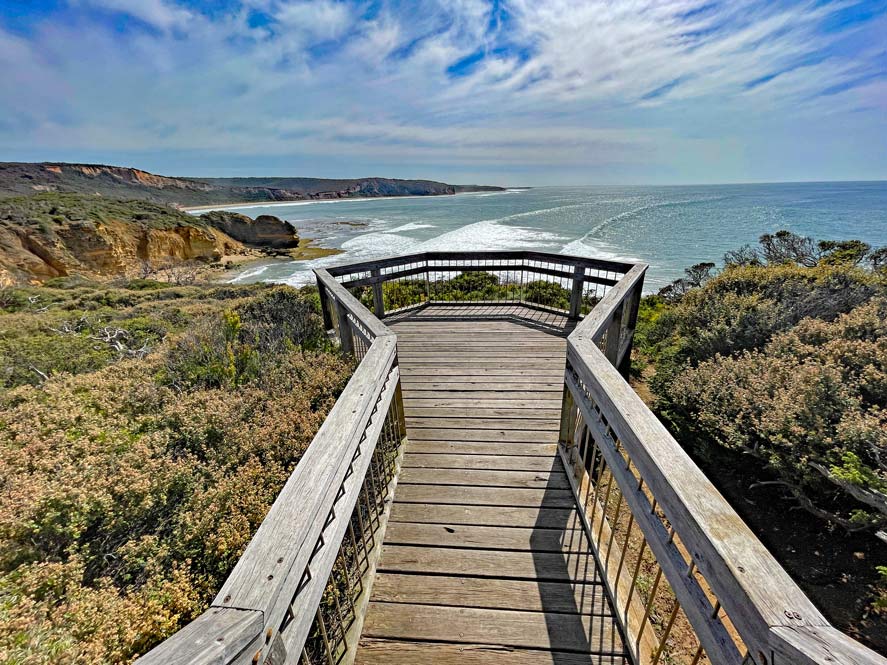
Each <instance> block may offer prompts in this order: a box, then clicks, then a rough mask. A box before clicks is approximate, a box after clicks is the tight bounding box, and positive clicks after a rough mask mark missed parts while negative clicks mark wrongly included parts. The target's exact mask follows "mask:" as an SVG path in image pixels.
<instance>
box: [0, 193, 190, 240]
mask: <svg viewBox="0 0 887 665" xmlns="http://www.w3.org/2000/svg"><path fill="white" fill-rule="evenodd" d="M111 220H124V221H127V222H130V223H133V224H136V225H137V226H140V227H142V228H151V229H171V228H175V227H177V226H197V227H200V228H206V226H207V225H206V223H205V222H204V221H203V220H201V219H200V218H199V217H195V216H194V215H189V214H187V213H184V212H181V211H179V210H176V209H175V208H172V207H170V206H167V205H162V204H157V203H150V202H148V201H134V200H119V199H113V198H106V197H103V196H95V195H88V194H60V193H56V192H44V193H41V194H33V195H31V196H21V197H13V198H7V199H3V198H0V224H3V225H5V226H9V227H18V228H32V229H40V230H42V231H44V232H49V231H50V230H51V229H53V228H54V227H56V226H58V225H62V224H65V225H67V224H75V225H76V224H84V223H87V224H96V223H103V222H105V223H106V222H109V221H111Z"/></svg>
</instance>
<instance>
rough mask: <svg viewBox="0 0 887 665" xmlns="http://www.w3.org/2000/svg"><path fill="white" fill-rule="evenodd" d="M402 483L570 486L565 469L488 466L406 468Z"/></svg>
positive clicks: (558, 487)
mask: <svg viewBox="0 0 887 665" xmlns="http://www.w3.org/2000/svg"><path fill="white" fill-rule="evenodd" d="M400 482H401V483H422V484H423V485H428V484H433V485H469V486H472V487H476V486H488V487H533V488H536V489H542V488H546V487H550V488H553V489H566V488H568V487H569V486H570V485H569V483H568V482H567V477H566V475H564V473H563V472H559V473H546V472H542V471H489V470H486V469H420V468H416V467H406V468H404V470H403V471H402V472H401V478H400Z"/></svg>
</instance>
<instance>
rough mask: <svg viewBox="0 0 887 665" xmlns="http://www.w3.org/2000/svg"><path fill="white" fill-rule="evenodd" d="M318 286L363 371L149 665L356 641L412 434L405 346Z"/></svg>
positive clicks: (280, 656) (229, 659)
mask: <svg viewBox="0 0 887 665" xmlns="http://www.w3.org/2000/svg"><path fill="white" fill-rule="evenodd" d="M317 279H318V285H319V288H320V290H321V292H322V293H323V302H324V303H325V306H327V307H329V306H330V305H335V310H336V314H335V315H334V316H333V322H334V325H333V326H331V328H335V330H336V332H337V335H338V337H339V339H340V342H341V344H342V347H343V350H346V351H347V352H348V353H353V354H354V355H358V356H359V357H360V358H361V362H360V364H359V365H358V366H357V368H356V369H355V372H354V374H353V375H352V377H351V380H350V381H349V382H348V385H347V386H346V387H345V390H344V391H343V392H342V394H341V395H340V396H339V399H338V400H337V401H336V404H335V405H334V407H333V408H332V410H331V411H330V413H329V415H328V416H327V418H326V420H325V421H324V423H323V425H321V427H320V429H319V431H318V432H317V434H316V436H315V437H314V440H313V441H312V442H311V445H310V446H309V447H308V449H307V450H306V451H305V454H304V455H303V456H302V459H301V460H300V461H299V463H298V464H297V465H296V468H295V470H294V471H293V473H292V474H291V475H290V477H289V479H288V480H287V482H286V484H285V485H284V487H283V489H282V490H281V492H280V494H279V495H278V497H277V499H276V500H275V501H274V503H273V505H272V506H271V508H270V510H269V511H268V514H267V515H266V517H265V519H264V520H263V521H262V523H261V525H260V526H259V528H258V530H257V531H256V533H255V535H254V536H253V538H252V540H251V541H250V543H249V545H248V546H247V548H246V550H245V551H244V553H243V555H242V556H241V557H240V559H239V560H238V562H237V564H236V565H235V567H234V570H233V571H232V572H231V575H230V576H229V577H228V579H227V580H226V581H225V583H224V584H223V586H222V588H221V590H220V591H219V593H218V595H217V596H216V598H215V600H214V601H213V603H212V606H211V607H210V608H209V609H208V610H207V611H206V612H204V613H203V614H202V615H201V616H199V617H198V618H197V619H196V620H195V621H193V622H192V623H190V624H189V625H187V626H186V627H185V628H183V629H182V630H180V631H179V632H178V633H176V634H175V635H173V636H172V637H170V638H169V639H167V640H166V641H165V642H163V643H162V644H160V645H159V646H157V647H156V648H155V649H153V650H152V651H150V652H149V653H148V654H146V655H145V656H143V657H142V658H141V659H139V661H138V662H139V663H142V664H143V665H154V664H157V665H160V664H163V665H167V664H169V663H197V664H207V665H208V664H209V663H226V664H227V663H253V664H258V663H275V664H276V663H283V662H295V661H297V660H301V659H302V658H303V656H306V657H307V654H306V650H308V649H309V646H308V643H309V642H310V641H311V639H312V634H313V640H314V642H316V643H317V647H318V649H319V650H320V651H322V652H323V653H324V655H325V656H327V657H329V658H337V657H338V655H340V653H341V652H342V650H343V649H345V650H347V649H348V648H349V647H351V646H353V643H354V642H356V640H355V639H354V638H353V635H354V634H355V633H357V634H359V626H360V622H361V620H362V611H361V609H360V605H361V603H365V602H366V601H367V599H368V595H367V591H368V589H369V588H370V587H371V584H372V573H373V570H374V567H375V559H376V558H377V557H378V553H379V552H378V550H379V548H378V547H376V546H375V545H376V542H377V541H378V540H379V537H378V533H379V531H380V529H384V523H385V520H386V519H387V513H386V510H387V505H388V503H389V502H388V498H389V497H390V493H391V491H393V485H394V482H395V478H396V473H397V465H398V463H399V457H398V456H399V454H400V450H401V448H402V442H403V439H404V436H405V432H406V429H405V426H404V422H403V408H402V405H401V398H400V374H399V371H398V367H397V349H396V341H397V340H396V337H395V335H394V333H393V332H391V330H389V329H388V328H387V327H386V326H385V325H384V324H383V323H382V322H381V321H379V319H378V318H376V317H375V316H373V314H371V313H370V312H368V311H367V310H366V308H364V307H363V305H361V304H360V302H358V301H357V300H356V299H355V298H354V297H353V296H352V295H351V294H350V293H349V292H348V291H347V290H346V289H345V288H343V287H342V286H341V285H340V284H339V283H338V282H337V281H336V280H335V279H333V278H332V276H330V275H329V274H328V273H327V272H326V271H323V270H319V271H317ZM324 318H325V320H328V317H327V316H326V315H325V317H324ZM342 580H346V581H347V583H342ZM331 585H332V586H331ZM341 586H344V587H345V589H344V591H342V590H340V589H339V587H341ZM331 589H332V592H331ZM325 592H326V593H330V592H331V593H332V595H333V596H334V601H335V602H334V606H335V608H334V609H335V611H334V612H333V615H334V616H333V620H332V621H331V620H330V617H328V616H325V614H327V611H326V610H325V608H324V607H323V602H322V597H323V595H324V593H325ZM343 606H344V608H345V609H343ZM333 623H334V624H335V626H334V627H335V632H336V635H333V634H332V633H333ZM339 633H341V634H340V635H339ZM348 635H351V636H352V638H351V640H350V642H351V643H352V644H348V641H349V640H348ZM343 643H344V646H343ZM324 660H327V658H326V657H325V658H324Z"/></svg>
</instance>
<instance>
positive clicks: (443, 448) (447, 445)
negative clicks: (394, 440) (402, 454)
mask: <svg viewBox="0 0 887 665" xmlns="http://www.w3.org/2000/svg"><path fill="white" fill-rule="evenodd" d="M407 450H408V451H409V453H411V454H413V453H416V454H420V453H434V454H442V455H500V456H508V455H521V456H524V455H526V456H529V457H546V458H548V457H554V456H555V454H556V453H557V444H556V443H515V442H513V441H511V442H502V441H412V442H410V444H409V446H408V448H407Z"/></svg>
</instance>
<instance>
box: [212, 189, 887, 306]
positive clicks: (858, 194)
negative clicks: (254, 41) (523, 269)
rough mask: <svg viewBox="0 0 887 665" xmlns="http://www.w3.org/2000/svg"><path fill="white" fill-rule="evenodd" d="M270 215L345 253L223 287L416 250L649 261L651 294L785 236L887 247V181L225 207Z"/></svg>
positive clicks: (240, 277)
mask: <svg viewBox="0 0 887 665" xmlns="http://www.w3.org/2000/svg"><path fill="white" fill-rule="evenodd" d="M225 209H227V210H234V211H237V212H242V213H244V214H246V215H249V216H251V217H256V216H258V215H261V214H269V215H276V216H278V217H281V218H283V219H286V220H288V221H290V222H292V223H293V224H294V225H295V226H296V228H298V229H299V233H300V235H302V236H304V237H308V238H313V239H315V240H316V241H317V244H318V245H320V246H322V247H330V248H338V249H341V250H343V252H344V253H343V254H338V255H336V256H328V257H324V258H321V259H315V260H311V261H288V260H287V261H282V260H273V261H268V262H263V263H257V264H251V265H249V266H247V267H245V268H243V269H241V270H240V271H238V272H234V273H232V274H231V276H230V278H229V279H230V281H232V282H236V283H249V282H257V281H270V282H282V283H288V284H293V285H301V284H307V283H311V282H313V275H312V273H311V270H312V269H313V268H317V267H326V266H331V265H337V264H340V263H349V262H354V261H362V260H367V259H374V258H381V257H385V256H392V255H397V254H407V253H411V252H420V251H444V250H495V249H534V250H539V251H546V252H555V253H562V254H574V255H578V256H593V257H600V258H605V259H619V260H627V261H644V262H646V263H649V264H650V270H649V272H648V274H647V278H646V290H647V291H650V292H652V291H655V290H657V289H659V288H661V287H662V286H664V285H666V284H668V283H669V282H670V281H672V280H674V279H676V278H678V277H680V276H681V275H682V274H683V270H684V268H686V267H688V266H690V265H693V264H695V263H699V262H701V261H713V262H715V263H717V264H720V263H721V260H722V258H723V255H724V252H726V251H728V250H731V249H736V248H737V247H740V246H742V245H744V244H746V243H755V242H756V241H757V239H758V237H759V236H760V235H761V234H763V233H772V232H774V231H778V230H780V229H788V230H790V231H793V232H794V233H798V234H802V235H807V236H811V237H813V238H815V239H817V240H826V239H828V240H843V239H851V238H853V239H859V240H863V241H865V242H868V243H870V244H871V245H873V246H881V245H887V182H841V183H837V182H823V183H773V184H749V185H700V186H673V187H628V186H625V187H609V186H607V187H604V186H599V187H539V188H533V189H511V190H508V191H505V192H482V193H471V194H459V195H456V196H436V197H410V198H395V199H363V200H348V199H345V200H335V201H317V202H296V203H292V204H289V203H288V204H275V205H259V204H252V205H246V206H238V207H233V206H232V207H226V208H225Z"/></svg>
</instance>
